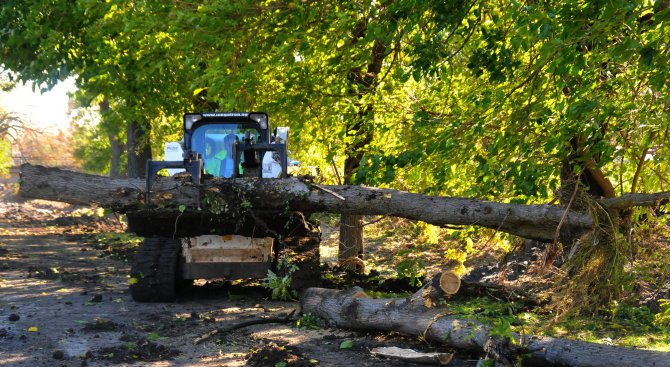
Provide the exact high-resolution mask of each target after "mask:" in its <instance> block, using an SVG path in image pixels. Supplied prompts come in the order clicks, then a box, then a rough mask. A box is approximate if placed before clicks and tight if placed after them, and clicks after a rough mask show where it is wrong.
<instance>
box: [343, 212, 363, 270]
mask: <svg viewBox="0 0 670 367" xmlns="http://www.w3.org/2000/svg"><path fill="white" fill-rule="evenodd" d="M363 248H364V247H363V216H362V215H352V214H342V215H341V216H340V237H339V246H338V252H337V259H338V263H339V265H340V266H341V267H342V268H343V269H345V270H350V271H355V272H362V271H364V270H365V269H364V266H363V265H362V264H363V262H362V260H361V259H363Z"/></svg>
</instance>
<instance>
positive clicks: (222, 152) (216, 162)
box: [205, 134, 237, 178]
mask: <svg viewBox="0 0 670 367" xmlns="http://www.w3.org/2000/svg"><path fill="white" fill-rule="evenodd" d="M236 139H237V137H236V136H235V134H228V135H226V136H225V137H224V138H223V142H220V143H219V142H215V141H212V142H210V143H209V144H210V145H211V148H210V149H212V155H211V156H210V157H209V158H206V159H205V173H208V174H210V175H213V176H218V177H226V178H230V177H233V165H234V163H233V144H235V140H236Z"/></svg>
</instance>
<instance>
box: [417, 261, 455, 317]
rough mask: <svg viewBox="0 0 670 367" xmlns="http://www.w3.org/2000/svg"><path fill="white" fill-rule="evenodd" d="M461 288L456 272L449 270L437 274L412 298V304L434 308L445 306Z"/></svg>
mask: <svg viewBox="0 0 670 367" xmlns="http://www.w3.org/2000/svg"><path fill="white" fill-rule="evenodd" d="M460 287H461V278H460V277H459V276H458V274H456V273H455V272H453V271H451V270H447V271H444V272H441V273H438V274H436V275H435V276H434V277H433V278H432V279H431V280H430V281H428V282H427V283H426V285H424V286H423V287H421V289H420V290H418V291H417V292H416V293H414V294H413V295H412V296H411V298H410V303H414V304H416V305H418V306H419V307H426V308H433V307H436V306H439V305H440V304H444V302H445V301H446V300H447V299H448V298H449V296H451V295H454V294H456V292H458V289H459V288H460Z"/></svg>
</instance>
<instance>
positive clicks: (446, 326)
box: [300, 287, 670, 367]
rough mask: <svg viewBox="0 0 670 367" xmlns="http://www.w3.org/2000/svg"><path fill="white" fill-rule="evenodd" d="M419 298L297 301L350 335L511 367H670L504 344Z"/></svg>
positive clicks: (636, 357) (526, 343)
mask: <svg viewBox="0 0 670 367" xmlns="http://www.w3.org/2000/svg"><path fill="white" fill-rule="evenodd" d="M416 299H422V297H420V296H417V295H415V296H414V297H409V298H407V299H371V298H367V297H366V296H365V292H363V290H362V289H360V288H358V287H355V288H352V289H350V290H343V291H342V290H333V289H324V288H308V289H306V290H305V291H304V292H303V294H302V295H301V297H300V307H301V312H302V313H312V314H315V315H318V316H320V317H323V318H325V319H326V320H329V321H331V322H332V323H334V324H335V325H337V326H339V327H344V328H350V329H362V330H382V331H395V332H400V333H404V334H408V335H413V336H420V337H422V338H424V339H425V340H427V341H430V342H436V343H444V344H446V345H449V346H451V347H453V348H457V349H462V350H467V351H475V352H479V353H480V354H482V355H483V354H487V355H488V356H489V357H494V358H495V359H497V360H498V361H499V362H501V363H503V364H504V365H512V364H513V363H514V362H515V361H516V358H517V357H522V358H523V359H524V366H528V365H534V366H591V367H609V366H632V367H637V366H670V353H665V352H656V351H650V350H643V349H633V348H625V347H616V346H611V345H602V344H595V343H588V342H583V341H578V340H566V339H555V338H550V337H541V336H520V335H518V334H516V333H510V334H509V335H508V337H509V338H513V339H514V343H510V342H509V339H507V338H501V337H495V336H491V328H490V327H489V326H487V325H484V324H482V323H480V322H478V321H475V320H471V319H466V318H463V317H458V316H453V314H452V313H450V312H449V309H448V308H440V307H438V308H428V307H425V306H424V305H423V304H422V302H415V300H416Z"/></svg>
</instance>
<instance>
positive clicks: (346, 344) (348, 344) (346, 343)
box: [340, 339, 354, 349]
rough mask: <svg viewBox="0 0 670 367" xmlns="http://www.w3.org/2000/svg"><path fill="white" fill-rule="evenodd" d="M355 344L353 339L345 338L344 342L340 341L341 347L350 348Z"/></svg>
mask: <svg viewBox="0 0 670 367" xmlns="http://www.w3.org/2000/svg"><path fill="white" fill-rule="evenodd" d="M353 346H354V342H353V341H351V339H346V340H343V341H342V343H340V349H350V348H351V347H353Z"/></svg>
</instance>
